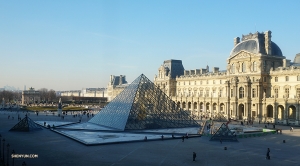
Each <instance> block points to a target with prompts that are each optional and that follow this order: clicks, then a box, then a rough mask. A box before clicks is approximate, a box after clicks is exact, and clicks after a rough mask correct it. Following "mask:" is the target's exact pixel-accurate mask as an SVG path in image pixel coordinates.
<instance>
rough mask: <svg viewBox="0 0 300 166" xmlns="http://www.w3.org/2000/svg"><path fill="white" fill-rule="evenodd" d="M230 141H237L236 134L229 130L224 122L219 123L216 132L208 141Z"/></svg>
mask: <svg viewBox="0 0 300 166" xmlns="http://www.w3.org/2000/svg"><path fill="white" fill-rule="evenodd" d="M220 140H222V141H232V142H237V141H238V140H237V139H236V135H235V134H234V133H233V132H232V131H230V130H229V128H228V126H226V125H225V124H224V123H223V124H222V125H221V127H220V128H219V129H218V131H217V132H215V133H214V135H213V136H212V137H211V138H210V141H220Z"/></svg>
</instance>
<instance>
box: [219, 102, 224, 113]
mask: <svg viewBox="0 0 300 166" xmlns="http://www.w3.org/2000/svg"><path fill="white" fill-rule="evenodd" d="M220 112H221V113H222V114H225V104H224V103H221V104H220Z"/></svg>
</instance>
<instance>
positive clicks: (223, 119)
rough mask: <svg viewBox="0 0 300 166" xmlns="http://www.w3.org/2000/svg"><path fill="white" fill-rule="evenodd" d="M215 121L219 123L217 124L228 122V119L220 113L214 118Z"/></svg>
mask: <svg viewBox="0 0 300 166" xmlns="http://www.w3.org/2000/svg"><path fill="white" fill-rule="evenodd" d="M214 121H217V122H227V121H228V119H226V118H225V116H224V115H223V114H221V113H220V112H219V113H218V114H217V115H216V116H215V117H214Z"/></svg>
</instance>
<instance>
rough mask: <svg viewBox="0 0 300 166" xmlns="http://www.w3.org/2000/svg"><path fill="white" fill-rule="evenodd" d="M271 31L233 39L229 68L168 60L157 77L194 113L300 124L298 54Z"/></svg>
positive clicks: (198, 116)
mask: <svg viewBox="0 0 300 166" xmlns="http://www.w3.org/2000/svg"><path fill="white" fill-rule="evenodd" d="M271 37H272V36H271V31H266V32H264V33H259V32H256V33H254V34H252V33H250V34H248V35H243V36H242V38H241V39H240V38H239V37H237V38H235V39H234V47H233V49H232V51H231V52H230V55H229V57H228V58H227V69H226V70H219V68H218V67H213V68H212V69H209V67H208V66H207V67H206V68H203V69H194V70H185V69H184V67H183V65H182V61H181V60H166V61H164V63H163V65H161V66H160V67H159V69H158V75H156V76H155V78H154V83H155V84H156V85H157V86H158V87H159V88H160V89H161V90H163V91H164V92H165V93H166V94H167V95H168V96H169V97H170V98H171V99H172V100H173V101H175V102H176V104H177V105H178V106H180V107H181V108H182V109H185V110H188V111H189V112H190V114H191V115H193V117H195V118H196V119H198V118H200V117H201V116H202V117H203V116H204V117H214V116H216V115H220V114H223V115H224V116H225V117H226V118H233V119H237V120H254V121H259V120H260V121H261V122H270V123H274V122H275V123H280V124H293V125H299V124H300V122H299V119H300V115H299V113H300V54H297V55H296V56H295V59H294V61H291V60H288V59H286V57H285V56H283V54H282V51H281V49H280V48H279V46H277V45H276V44H275V43H274V42H273V41H272V38H271Z"/></svg>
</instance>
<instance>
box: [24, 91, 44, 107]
mask: <svg viewBox="0 0 300 166" xmlns="http://www.w3.org/2000/svg"><path fill="white" fill-rule="evenodd" d="M40 101H41V99H40V91H36V90H35V89H34V88H32V87H31V88H29V90H24V91H22V105H24V104H35V103H40Z"/></svg>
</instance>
